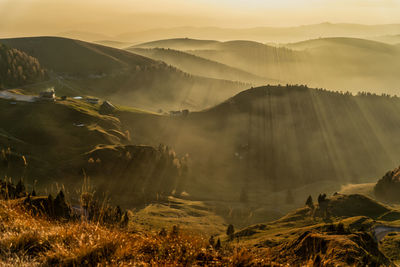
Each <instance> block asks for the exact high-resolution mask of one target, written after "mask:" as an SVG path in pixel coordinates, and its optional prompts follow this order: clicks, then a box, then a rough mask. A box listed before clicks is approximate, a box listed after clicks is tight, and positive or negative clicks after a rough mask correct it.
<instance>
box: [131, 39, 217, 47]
mask: <svg viewBox="0 0 400 267" xmlns="http://www.w3.org/2000/svg"><path fill="white" fill-rule="evenodd" d="M218 43H219V42H218V41H215V40H197V39H190V38H175V39H165V40H157V41H151V42H147V43H141V44H137V45H134V46H132V47H130V48H169V49H174V50H194V49H209V48H210V47H214V46H215V45H217V44H218Z"/></svg>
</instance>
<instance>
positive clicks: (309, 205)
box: [306, 195, 314, 209]
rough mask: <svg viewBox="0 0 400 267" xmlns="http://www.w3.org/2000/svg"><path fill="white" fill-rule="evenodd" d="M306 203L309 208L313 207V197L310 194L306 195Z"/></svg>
mask: <svg viewBox="0 0 400 267" xmlns="http://www.w3.org/2000/svg"><path fill="white" fill-rule="evenodd" d="M306 205H307V206H308V207H310V208H311V209H314V202H313V199H312V197H311V195H309V196H308V198H307V201H306Z"/></svg>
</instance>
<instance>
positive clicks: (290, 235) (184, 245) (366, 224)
mask: <svg viewBox="0 0 400 267" xmlns="http://www.w3.org/2000/svg"><path fill="white" fill-rule="evenodd" d="M59 195H60V194H59ZM59 195H58V196H57V198H56V200H53V201H52V203H54V205H55V206H56V204H55V203H59V202H60V199H62V203H63V205H64V206H63V207H64V208H66V209H69V203H68V202H66V201H65V197H64V195H62V197H59ZM39 199H40V200H41V201H42V202H43V203H47V202H49V201H50V200H49V199H50V197H37V196H28V197H26V196H24V197H19V198H17V199H14V200H0V214H1V215H2V216H1V217H0V226H1V229H2V231H1V233H0V237H1V239H0V240H1V241H0V248H1V250H0V263H1V264H4V265H20V266H28V265H32V264H36V265H60V266H69V265H82V264H86V265H108V264H112V263H115V262H118V264H123V265H137V264H139V265H146V264H153V265H154V264H157V265H188V264H189V265H196V266H197V265H205V264H208V265H213V266H226V265H234V266H254V265H257V266H258V265H265V264H268V265H282V264H289V265H318V264H322V265H334V266H347V265H354V264H359V263H362V264H364V265H384V266H394V262H396V261H398V260H399V255H398V253H397V252H396V249H395V246H396V244H397V243H396V240H397V239H396V238H398V237H397V235H391V236H390V237H388V238H385V239H384V240H383V242H381V244H378V243H377V242H376V241H375V240H374V238H373V227H374V226H376V225H378V224H382V223H385V221H384V220H379V221H374V220H372V219H371V218H370V217H368V216H369V215H368V213H369V211H374V210H376V208H381V209H385V207H384V206H382V205H381V204H379V203H376V202H373V201H371V200H369V199H367V198H365V197H361V196H357V195H354V196H353V195H349V196H345V195H340V196H339V195H336V196H335V197H333V198H329V199H327V200H325V201H327V202H329V204H330V205H331V206H332V207H334V206H335V203H336V202H337V201H339V200H338V199H341V201H344V202H346V204H345V205H344V207H346V208H347V207H348V206H350V207H354V208H356V209H357V205H360V206H362V207H366V210H365V211H363V212H361V213H366V215H364V216H352V215H345V216H343V215H338V214H336V213H335V212H334V211H332V212H330V213H329V214H330V215H329V216H330V217H329V218H322V217H320V216H319V215H318V212H319V211H320V210H321V208H322V204H321V203H320V204H321V205H315V206H313V207H312V208H310V207H304V208H301V209H298V210H296V211H293V212H292V213H290V214H288V215H287V216H285V217H284V218H282V219H280V220H277V221H274V222H271V223H266V224H257V225H252V226H249V227H247V228H244V229H240V230H239V231H236V232H235V230H234V229H232V232H231V233H229V235H225V234H221V235H217V236H215V235H213V236H211V237H210V236H209V235H206V234H204V233H203V234H202V233H199V232H198V229H195V230H194V229H193V230H191V229H190V228H189V229H187V228H184V229H181V228H180V227H179V226H177V225H174V226H173V227H171V228H167V229H165V228H162V229H161V230H159V228H153V229H150V228H145V227H143V224H145V223H146V222H149V221H146V219H148V218H149V217H151V216H153V218H154V219H156V220H157V217H156V216H154V215H151V213H150V212H149V211H151V210H154V209H153V208H152V207H151V206H149V210H147V211H146V209H147V208H145V209H143V210H142V211H140V212H139V213H138V214H137V215H138V216H139V218H140V219H141V220H140V221H137V220H135V218H136V217H135V214H134V213H133V212H132V211H129V212H127V213H125V214H124V215H123V216H127V217H126V218H129V221H128V222H127V223H124V224H122V223H119V222H113V223H105V222H104V221H102V220H98V221H97V220H87V219H85V217H84V215H83V214H79V213H78V214H76V215H74V216H75V217H74V218H69V219H63V220H61V219H59V218H53V217H48V216H50V215H48V214H47V211H45V210H43V209H39V210H37V211H35V209H34V206H32V205H35V201H37V200H39ZM355 199H357V201H355ZM371 203H373V204H374V205H375V206H374V207H369V205H370V204H371ZM175 204H178V203H176V202H172V204H171V205H175ZM58 205H59V204H57V207H58ZM197 205H198V204H197ZM82 208H84V207H83V206H82ZM187 208H189V207H187ZM104 209H105V210H107V211H108V210H115V209H113V207H109V206H107V208H104ZM117 210H118V209H117ZM32 211H34V213H36V215H32V213H30V212H32ZM141 212H142V213H141ZM204 212H205V211H204ZM116 214H119V213H118V212H117V213H116ZM143 214H145V217H143V216H141V215H143ZM132 216H133V217H132ZM169 216H171V217H172V216H173V215H169ZM162 220H164V219H161V221H162ZM194 220H195V221H196V219H194ZM123 221H125V220H123ZM159 222H160V221H159ZM196 222H197V221H196ZM163 225H164V226H165V224H163ZM393 249H394V250H393ZM382 251H383V252H382Z"/></svg>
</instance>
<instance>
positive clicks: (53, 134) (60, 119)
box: [0, 99, 184, 205]
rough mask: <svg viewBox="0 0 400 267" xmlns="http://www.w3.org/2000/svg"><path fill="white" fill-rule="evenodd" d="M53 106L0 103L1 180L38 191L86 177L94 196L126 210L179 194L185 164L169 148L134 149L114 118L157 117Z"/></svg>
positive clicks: (69, 103)
mask: <svg viewBox="0 0 400 267" xmlns="http://www.w3.org/2000/svg"><path fill="white" fill-rule="evenodd" d="M57 100H58V101H56V102H22V101H18V102H16V104H13V105H10V103H11V101H10V100H1V99H0V107H1V109H2V110H3V112H2V113H1V114H0V120H1V121H2V122H3V124H2V126H0V150H1V154H0V158H1V160H2V162H4V163H5V165H2V166H1V167H0V173H1V175H2V176H3V177H5V176H7V177H13V178H14V179H19V178H20V177H24V179H25V182H27V183H28V184H29V185H30V186H32V184H33V183H34V180H37V182H38V188H39V187H40V188H46V187H49V186H51V185H53V184H54V183H55V182H57V183H60V184H65V185H68V186H71V188H76V185H77V183H81V181H82V179H83V178H84V177H85V176H86V175H87V176H90V177H91V183H92V184H93V186H96V188H97V189H98V190H101V191H102V192H106V191H109V192H113V193H117V194H116V197H115V200H116V201H119V202H120V203H121V204H125V203H127V201H128V202H129V203H130V205H133V204H134V203H142V202H143V201H145V200H146V201H148V200H151V199H153V198H155V197H156V196H157V195H158V196H161V195H163V194H169V193H171V192H172V191H173V190H177V189H178V188H179V186H180V184H179V183H180V180H179V177H180V176H181V175H183V173H184V172H182V171H181V170H180V167H181V166H183V165H184V163H181V162H180V159H178V158H176V156H175V155H174V154H173V151H172V150H171V149H170V148H168V147H165V146H159V147H152V146H142V145H133V142H132V141H131V137H130V133H129V131H127V128H126V127H125V126H124V125H123V124H122V123H121V121H120V119H119V118H118V114H119V112H123V113H129V114H132V116H133V115H135V114H136V115H138V114H142V115H148V116H155V117H157V115H152V114H151V113H146V112H143V111H142V112H136V111H128V110H124V109H123V108H121V109H119V110H117V111H116V112H115V114H110V115H103V114H101V113H102V112H101V109H100V105H98V104H89V103H87V102H86V101H84V100H74V99H67V100H60V99H57ZM135 138H136V137H135ZM111 176H112V177H113V179H111V180H110V179H109V177H111ZM115 179H117V180H118V183H115V181H116V180H115ZM128 184H129V186H127V185H128ZM126 196H129V197H126Z"/></svg>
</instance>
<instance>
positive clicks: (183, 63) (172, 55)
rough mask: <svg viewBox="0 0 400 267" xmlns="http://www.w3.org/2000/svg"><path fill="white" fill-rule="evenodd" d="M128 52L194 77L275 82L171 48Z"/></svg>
mask: <svg viewBox="0 0 400 267" xmlns="http://www.w3.org/2000/svg"><path fill="white" fill-rule="evenodd" d="M127 50H128V51H131V52H134V53H136V54H139V55H142V56H146V57H149V58H152V59H154V60H161V61H163V62H165V63H167V64H169V65H172V66H174V67H176V68H178V69H180V70H183V71H185V72H187V73H190V74H193V75H198V76H203V77H209V78H215V79H224V80H231V81H242V82H247V83H253V84H266V83H272V82H273V81H268V79H266V78H262V77H259V76H256V75H254V74H251V73H248V72H246V71H243V70H240V69H236V68H233V67H230V66H227V65H224V64H221V63H218V62H215V61H211V60H208V59H204V58H201V57H197V56H194V55H191V54H189V53H186V52H182V51H178V50H173V49H169V48H168V49H163V48H153V49H143V48H130V49H127Z"/></svg>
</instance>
